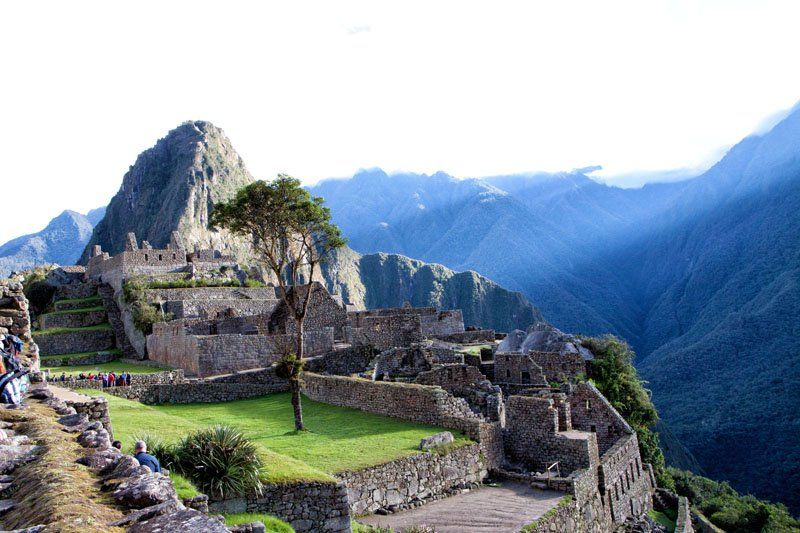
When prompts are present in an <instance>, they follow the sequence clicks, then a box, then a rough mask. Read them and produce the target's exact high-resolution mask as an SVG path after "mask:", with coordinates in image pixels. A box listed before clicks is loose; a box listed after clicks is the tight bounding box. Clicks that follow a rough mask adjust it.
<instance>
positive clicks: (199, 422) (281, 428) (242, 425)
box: [86, 391, 470, 481]
mask: <svg viewBox="0 0 800 533" xmlns="http://www.w3.org/2000/svg"><path fill="white" fill-rule="evenodd" d="M86 393H87V394H93V395H97V394H98V391H86ZM106 397H107V398H108V401H109V406H110V411H111V423H112V425H113V427H114V437H115V438H118V439H119V440H121V441H122V442H123V446H124V447H126V448H127V449H129V448H130V447H132V446H133V440H134V437H135V436H137V435H138V436H141V435H144V434H151V435H154V436H157V437H159V438H161V439H162V440H164V441H166V442H174V441H177V440H178V439H180V438H181V437H182V436H183V435H185V434H186V433H188V432H190V431H193V430H195V429H199V428H201V427H207V426H212V425H215V424H228V425H231V426H235V427H237V428H239V429H240V430H241V431H242V432H243V433H244V434H245V435H247V436H248V437H249V438H250V439H252V440H253V441H254V442H256V443H257V444H258V445H259V446H260V447H261V448H262V450H263V458H264V462H265V464H266V480H268V481H287V480H291V479H316V480H322V479H331V478H330V474H333V473H336V472H341V471H344V470H353V469H358V468H363V467H367V466H372V465H376V464H380V463H383V462H386V461H390V460H393V459H397V458H400V457H405V456H408V455H413V454H415V453H418V449H417V447H418V446H419V441H420V439H421V438H422V437H426V436H429V435H432V434H434V433H438V432H439V431H442V428H438V427H433V426H426V425H422V424H414V423H412V422H406V421H403V420H398V419H394V418H388V417H384V416H380V415H374V414H370V413H364V412H363V411H358V410H356V409H348V408H345V407H336V406H332V405H327V404H324V403H319V402H314V401H311V400H309V399H308V398H305V397H304V398H303V413H304V418H305V422H306V427H307V428H308V431H305V432H300V433H297V432H295V431H294V418H293V415H292V406H291V403H290V401H289V393H279V394H271V395H269V396H262V397H259V398H252V399H248V400H239V401H235V402H224V403H215V404H189V405H158V406H146V405H143V404H140V403H138V402H133V401H130V400H124V399H122V398H117V397H115V396H111V395H106ZM453 435H455V436H456V442H457V443H458V444H459V445H463V444H466V443H468V442H470V441H469V439H468V438H467V437H465V436H463V435H462V434H461V433H458V432H456V431H453Z"/></svg>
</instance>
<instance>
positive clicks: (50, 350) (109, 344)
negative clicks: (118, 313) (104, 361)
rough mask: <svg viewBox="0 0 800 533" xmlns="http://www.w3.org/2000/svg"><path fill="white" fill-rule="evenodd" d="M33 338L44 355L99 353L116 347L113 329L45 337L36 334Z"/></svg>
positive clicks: (54, 334) (50, 334) (51, 334)
mask: <svg viewBox="0 0 800 533" xmlns="http://www.w3.org/2000/svg"><path fill="white" fill-rule="evenodd" d="M33 337H34V339H35V340H36V344H38V345H39V351H40V353H41V354H42V355H60V354H65V353H82V352H99V351H102V350H108V349H110V348H113V347H114V331H113V330H112V329H111V328H107V329H94V330H85V331H74V332H67V333H49V334H44V335H42V334H41V333H39V332H34V333H33Z"/></svg>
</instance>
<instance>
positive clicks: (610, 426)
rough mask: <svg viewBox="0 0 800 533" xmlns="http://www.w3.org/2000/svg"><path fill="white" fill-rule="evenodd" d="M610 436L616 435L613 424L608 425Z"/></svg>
mask: <svg viewBox="0 0 800 533" xmlns="http://www.w3.org/2000/svg"><path fill="white" fill-rule="evenodd" d="M608 434H609V435H613V434H614V426H612V425H611V424H609V425H608Z"/></svg>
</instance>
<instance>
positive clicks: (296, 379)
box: [289, 318, 306, 431]
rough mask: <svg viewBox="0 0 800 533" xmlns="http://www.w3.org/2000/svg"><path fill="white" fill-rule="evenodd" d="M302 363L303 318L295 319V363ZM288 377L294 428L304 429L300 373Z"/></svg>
mask: <svg viewBox="0 0 800 533" xmlns="http://www.w3.org/2000/svg"><path fill="white" fill-rule="evenodd" d="M302 363H303V319H302V318H298V319H297V364H298V365H300V364H302ZM292 374H293V375H292V376H291V377H290V378H289V390H291V391H292V408H293V409H294V429H295V430H297V431H300V430H303V429H305V428H306V427H305V425H304V424H303V404H302V402H301V399H300V373H299V372H298V373H297V374H296V375H295V373H294V372H293V373H292Z"/></svg>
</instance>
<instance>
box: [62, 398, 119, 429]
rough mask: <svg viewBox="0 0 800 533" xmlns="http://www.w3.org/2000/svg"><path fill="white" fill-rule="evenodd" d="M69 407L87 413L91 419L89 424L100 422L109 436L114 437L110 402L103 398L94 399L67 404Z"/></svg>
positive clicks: (68, 402)
mask: <svg viewBox="0 0 800 533" xmlns="http://www.w3.org/2000/svg"><path fill="white" fill-rule="evenodd" d="M66 404H67V405H69V406H72V407H74V408H75V411H77V412H78V413H79V414H80V413H85V414H86V416H88V417H89V422H93V421H95V420H98V421H100V423H101V424H103V427H104V428H105V429H106V431H108V434H109V435H113V434H114V432H113V431H112V427H111V418H110V417H109V416H108V401H107V400H106V399H105V398H102V397H93V398H91V399H90V400H88V401H85V402H70V401H67V402H66Z"/></svg>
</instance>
